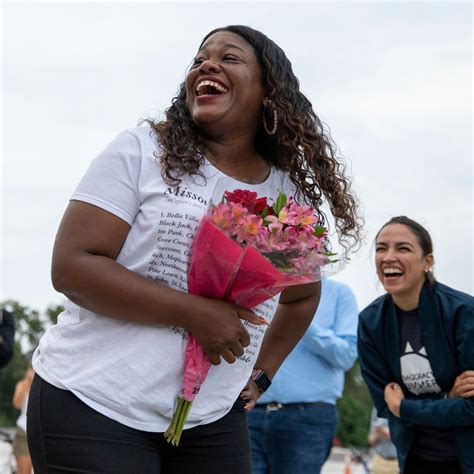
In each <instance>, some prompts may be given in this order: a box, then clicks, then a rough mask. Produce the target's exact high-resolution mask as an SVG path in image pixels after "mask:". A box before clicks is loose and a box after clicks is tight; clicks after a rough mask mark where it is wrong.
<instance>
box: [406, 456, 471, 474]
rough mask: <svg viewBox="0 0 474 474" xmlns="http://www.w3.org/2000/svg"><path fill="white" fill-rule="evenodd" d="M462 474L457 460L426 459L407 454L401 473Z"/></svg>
mask: <svg viewBox="0 0 474 474" xmlns="http://www.w3.org/2000/svg"><path fill="white" fill-rule="evenodd" d="M425 473H426V474H462V471H461V466H460V465H459V463H458V462H457V461H426V460H424V459H419V458H415V457H413V455H411V454H409V455H408V457H407V459H406V461H405V469H404V470H403V474H425Z"/></svg>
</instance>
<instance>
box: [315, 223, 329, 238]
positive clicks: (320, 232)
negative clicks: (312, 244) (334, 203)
mask: <svg viewBox="0 0 474 474" xmlns="http://www.w3.org/2000/svg"><path fill="white" fill-rule="evenodd" d="M326 230H327V229H326V227H324V226H323V225H317V226H316V227H315V228H314V235H315V237H319V236H320V235H323V234H324V232H326Z"/></svg>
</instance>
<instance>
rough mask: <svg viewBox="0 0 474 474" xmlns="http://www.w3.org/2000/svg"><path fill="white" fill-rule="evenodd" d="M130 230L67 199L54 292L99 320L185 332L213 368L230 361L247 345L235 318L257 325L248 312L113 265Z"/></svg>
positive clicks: (97, 210) (96, 210)
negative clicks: (170, 286)
mask: <svg viewBox="0 0 474 474" xmlns="http://www.w3.org/2000/svg"><path fill="white" fill-rule="evenodd" d="M129 229H130V226H129V224H128V223H126V222H125V221H124V220H122V219H120V218H119V217H117V216H115V215H114V214H111V213H109V212H107V211H105V210H103V209H100V208H98V207H96V206H94V205H91V204H87V203H84V202H80V201H72V202H71V203H70V204H69V207H68V208H67V210H66V213H65V215H64V217H63V220H62V222H61V225H60V228H59V231H58V234H57V237H56V241H55V244H54V250H53V264H52V281H53V285H54V287H55V289H56V290H57V291H60V292H61V293H64V294H65V295H66V296H67V297H68V298H69V299H70V300H71V301H73V302H74V303H76V304H78V305H79V306H81V307H83V308H85V309H88V310H91V311H94V312H95V313H98V314H101V315H103V316H108V317H111V318H115V319H121V320H126V321H133V322H136V323H141V324H162V325H169V324H171V325H176V326H179V327H183V328H185V329H188V330H190V331H191V332H192V333H193V335H194V336H195V337H196V339H197V340H198V341H199V343H200V344H201V345H202V346H203V348H204V351H205V353H206V355H207V356H208V358H209V360H210V361H211V362H212V363H213V364H218V363H220V360H221V357H223V358H224V359H225V360H226V361H227V362H230V363H232V362H234V361H235V359H236V357H238V356H240V355H242V354H243V348H244V347H246V346H247V345H248V344H249V343H250V338H249V335H248V333H247V331H246V329H245V328H244V326H243V325H242V323H241V321H240V319H246V320H248V321H250V322H252V323H253V324H260V320H259V319H258V317H257V316H256V315H255V314H254V313H253V312H252V311H250V310H247V309H245V308H242V307H240V306H237V305H235V304H232V303H228V302H226V301H221V300H213V299H208V298H203V297H200V296H195V295H191V294H188V293H184V292H181V291H177V290H174V289H172V288H168V287H166V286H164V285H162V284H159V283H157V282H154V281H152V280H149V279H146V278H144V277H142V276H141V275H138V274H137V273H134V272H132V271H130V270H128V269H127V268H125V267H123V266H122V265H120V264H119V263H117V262H116V261H115V259H116V257H117V255H118V254H119V252H120V249H121V248H122V245H123V243H124V242H125V239H126V237H127V235H128V232H129Z"/></svg>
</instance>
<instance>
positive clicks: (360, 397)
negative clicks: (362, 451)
mask: <svg viewBox="0 0 474 474" xmlns="http://www.w3.org/2000/svg"><path fill="white" fill-rule="evenodd" d="M337 407H338V411H339V427H338V431H337V437H338V438H339V439H340V440H341V441H342V444H343V445H344V446H358V447H363V446H367V436H368V430H369V421H370V411H371V409H372V401H371V399H370V395H369V391H368V389H367V386H366V385H365V382H364V380H363V379H362V376H361V375H360V367H359V363H358V362H357V363H356V364H355V365H354V367H353V368H352V369H351V370H350V371H348V372H346V377H345V384H344V393H343V396H342V398H341V399H340V400H339V401H338V403H337Z"/></svg>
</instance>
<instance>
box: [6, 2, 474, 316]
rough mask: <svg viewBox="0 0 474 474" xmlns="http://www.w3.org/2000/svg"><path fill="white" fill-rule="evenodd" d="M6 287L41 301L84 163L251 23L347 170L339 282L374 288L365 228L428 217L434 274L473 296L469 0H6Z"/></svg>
mask: <svg viewBox="0 0 474 474" xmlns="http://www.w3.org/2000/svg"><path fill="white" fill-rule="evenodd" d="M2 19H3V24H2V35H3V37H2V58H3V60H2V66H3V67H2V236H3V240H2V247H1V249H2V254H1V267H2V284H1V299H6V298H13V299H17V300H19V301H20V302H21V303H22V304H25V305H28V306H31V307H33V308H35V309H39V310H44V309H45V308H46V306H47V305H48V304H51V303H61V302H62V296H61V295H60V294H58V293H56V292H55V291H54V290H53V288H52V287H51V284H50V276H49V274H50V259H51V250H52V245H53V241H54V236H55V233H56V230H57V227H58V225H59V222H60V219H61V216H62V214H63V212H64V209H65V208H66V206H67V203H68V199H69V196H70V195H71V193H72V191H73V190H74V188H75V186H76V184H77V182H78V181H79V179H80V178H81V176H82V174H83V173H84V172H85V170H86V169H87V167H88V164H89V163H90V161H91V160H92V159H93V158H94V157H95V156H96V155H97V154H98V153H99V152H100V151H101V150H102V149H103V148H104V147H105V146H106V145H107V144H108V143H109V142H110V141H111V140H112V139H113V138H114V137H115V136H116V135H117V134H118V133H119V132H120V131H121V130H122V129H124V128H128V127H133V126H135V125H136V123H137V122H138V120H139V119H140V118H141V117H144V116H150V115H153V116H157V115H159V113H160V111H163V109H164V108H166V107H167V106H168V105H169V104H170V101H171V98H172V97H173V96H174V94H175V92H176V91H177V88H178V84H179V83H180V82H181V81H182V80H183V78H184V74H185V70H186V67H187V65H188V64H189V62H190V60H191V59H192V57H193V56H194V54H195V52H196V49H197V46H198V45H199V43H200V40H201V38H202V37H203V36H204V35H205V34H206V33H207V32H208V31H210V30H211V29H213V28H215V27H218V26H224V25H227V24H239V23H240V24H246V25H250V26H252V27H254V28H257V29H259V30H261V31H263V32H264V33H265V34H267V36H269V37H270V38H272V39H273V40H274V41H275V42H276V43H278V44H279V45H280V46H281V47H282V48H283V50H284V51H285V52H286V54H287V55H288V57H289V58H290V60H291V61H292V64H293V67H294V71H295V73H296V75H297V76H298V78H299V80H300V84H301V89H302V91H303V92H304V93H305V94H306V96H307V97H308V98H309V99H310V100H311V102H312V103H313V106H314V109H315V111H316V113H317V114H318V116H319V117H320V118H321V119H322V120H323V121H324V122H325V123H327V124H328V126H329V127H330V129H331V131H332V136H333V139H334V141H335V142H336V143H337V145H338V147H339V149H340V152H341V154H342V155H343V156H344V157H345V158H346V160H347V162H348V163H349V166H350V168H351V174H352V177H353V182H354V188H355V191H356V192H357V194H358V196H359V199H360V201H361V203H362V210H363V214H364V217H365V220H366V228H365V232H366V236H367V237H366V242H365V245H364V246H363V248H362V249H361V250H360V251H359V252H358V254H357V255H355V256H353V258H352V261H351V263H350V264H349V265H348V266H347V268H346V269H345V270H344V271H343V272H341V273H340V274H339V275H337V277H336V278H337V279H339V280H342V281H345V282H347V283H348V284H349V285H350V286H351V287H352V289H353V290H354V292H355V294H356V297H357V300H358V303H359V306H360V308H361V309H362V308H363V307H364V306H365V305H367V304H368V303H369V302H370V301H371V300H372V299H374V298H375V297H376V296H378V295H379V294H381V293H382V288H381V286H380V285H379V284H378V283H377V279H376V277H375V269H374V265H373V263H372V261H373V248H372V245H371V243H372V241H373V238H374V234H375V232H376V230H377V229H378V228H379V227H380V226H381V224H383V223H384V222H386V221H387V220H388V219H389V218H390V217H392V216H393V215H400V214H406V215H408V216H409V217H411V218H413V219H415V220H418V221H419V222H420V223H422V224H423V225H425V226H426V227H427V228H428V230H429V231H430V232H431V235H432V237H433V241H434V246H435V259H436V265H435V274H436V275H437V277H438V279H439V280H440V281H442V282H443V283H446V284H448V285H450V286H453V287H455V288H457V289H460V290H463V291H466V292H468V293H471V294H472V293H473V258H472V257H473V250H472V248H473V239H472V235H473V220H472V198H473V196H472V161H471V160H472V88H471V80H472V70H471V68H472V63H471V55H472V49H471V44H472V5H471V3H470V2H462V3H461V2H424V3H412V2H403V3H401V2H395V3H386V2H364V3H358V2H357V3H349V2H304V3H297V2H291V3H290V2H288V3H286V2H281V3H280V2H279V3H275V2H264V3H263V2H262V3H255V2H252V3H245V2H238V3H230V2H225V3H223V2H220V3H214V2H210V3H203V2H191V3H183V2H168V3H158V2H147V3H134V2H125V3H124V2H97V3H79V2H68V3H66V2H52V3H41V2H32V3H22V2H17V1H15V2H4V3H3V15H2Z"/></svg>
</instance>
